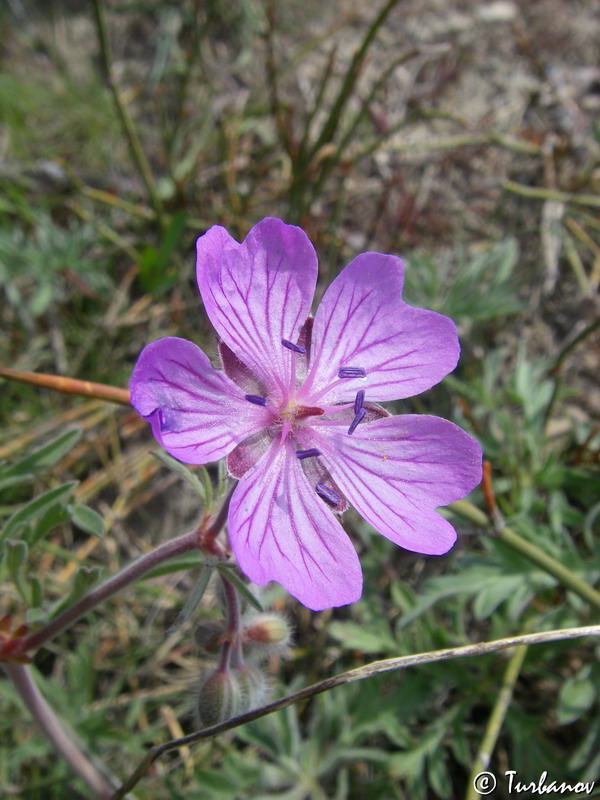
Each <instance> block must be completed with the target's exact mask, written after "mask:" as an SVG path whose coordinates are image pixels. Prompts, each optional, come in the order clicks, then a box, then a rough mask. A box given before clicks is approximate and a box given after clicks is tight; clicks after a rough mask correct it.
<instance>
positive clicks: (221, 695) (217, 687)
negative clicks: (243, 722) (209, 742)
mask: <svg viewBox="0 0 600 800" xmlns="http://www.w3.org/2000/svg"><path fill="white" fill-rule="evenodd" d="M243 707H244V696H243V692H242V686H241V684H240V681H239V680H238V679H237V676H236V675H235V670H230V669H221V668H219V669H217V670H215V671H214V672H211V673H209V674H208V675H207V676H206V677H205V678H203V680H201V681H200V686H199V687H198V696H197V698H196V719H197V722H198V724H199V726H200V727H201V728H207V727H209V726H210V725H216V724H217V723H219V722H224V721H225V720H226V719H230V718H231V717H235V716H237V715H238V714H241V713H242V711H243Z"/></svg>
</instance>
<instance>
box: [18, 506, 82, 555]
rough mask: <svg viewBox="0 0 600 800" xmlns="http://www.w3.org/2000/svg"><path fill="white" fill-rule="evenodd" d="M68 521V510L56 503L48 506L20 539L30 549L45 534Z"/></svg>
mask: <svg viewBox="0 0 600 800" xmlns="http://www.w3.org/2000/svg"><path fill="white" fill-rule="evenodd" d="M69 519H71V516H70V514H69V511H68V509H67V508H66V507H65V506H64V505H63V504H62V503H57V504H56V505H53V506H50V508H49V509H48V510H47V511H46V512H44V513H43V514H42V516H41V517H40V518H39V519H38V521H37V522H36V523H35V525H33V526H32V528H31V530H29V531H27V532H26V533H24V534H23V537H22V538H23V539H24V540H25V541H26V542H27V544H28V545H29V547H30V548H33V547H34V545H35V544H37V542H39V541H40V539H43V538H44V536H45V535H46V534H47V533H50V531H51V530H53V529H54V528H56V526H57V525H60V524H62V523H63V522H67V520H69Z"/></svg>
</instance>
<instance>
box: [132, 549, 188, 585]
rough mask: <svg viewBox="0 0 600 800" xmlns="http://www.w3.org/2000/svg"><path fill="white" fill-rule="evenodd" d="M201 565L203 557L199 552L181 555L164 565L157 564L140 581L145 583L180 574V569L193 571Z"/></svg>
mask: <svg viewBox="0 0 600 800" xmlns="http://www.w3.org/2000/svg"><path fill="white" fill-rule="evenodd" d="M202 563H203V556H202V553H200V552H193V553H183V554H182V555H180V556H175V558H170V559H169V560H168V561H165V562H164V564H159V565H158V566H157V567H154V568H153V569H151V570H150V571H149V572H146V574H145V575H142V577H141V578H140V580H142V581H147V580H150V578H160V577H161V575H170V574H171V573H172V572H180V571H181V570H182V569H194V567H199V566H200V565H201V564H202Z"/></svg>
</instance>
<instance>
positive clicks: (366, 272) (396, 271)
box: [307, 253, 460, 403]
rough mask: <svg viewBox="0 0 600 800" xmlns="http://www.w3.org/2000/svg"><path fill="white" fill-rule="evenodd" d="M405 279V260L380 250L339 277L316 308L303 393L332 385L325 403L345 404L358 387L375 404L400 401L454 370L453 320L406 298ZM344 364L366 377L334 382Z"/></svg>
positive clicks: (456, 349)
mask: <svg viewBox="0 0 600 800" xmlns="http://www.w3.org/2000/svg"><path fill="white" fill-rule="evenodd" d="M403 281H404V267H403V264H402V261H401V260H400V259H399V258H397V257H396V256H392V255H384V254H382V253H363V254H362V255H360V256H357V257H356V258H355V259H354V260H353V261H351V262H350V263H349V264H348V266H347V267H346V268H345V269H344V270H343V271H342V272H341V273H340V274H339V275H338V277H337V278H336V279H335V280H334V281H333V283H332V284H331V286H330V287H329V288H328V289H327V291H326V292H325V295H324V296H323V299H322V301H321V304H320V305H319V308H318V309H317V313H316V314H315V321H314V325H313V332H312V353H313V357H312V363H311V366H310V371H309V375H310V377H309V386H310V390H309V391H308V392H307V393H308V394H312V395H314V394H315V393H318V392H319V391H322V390H323V389H324V388H325V387H326V386H329V385H330V384H332V383H335V384H336V385H335V386H334V387H333V388H332V389H331V391H329V392H327V394H325V396H324V397H323V399H322V402H324V403H332V402H349V401H350V400H351V399H353V398H354V396H355V395H356V392H357V391H358V390H359V389H365V391H366V397H367V399H368V400H374V401H375V402H380V401H384V400H399V399H401V398H403V397H411V396H412V395H415V394H419V393H420V392H423V391H425V389H429V388H430V387H431V386H434V385H435V384H436V383H438V381H440V380H441V379H442V378H443V377H444V376H445V375H447V374H448V373H449V372H451V371H452V370H453V369H454V367H455V366H456V363H457V361H458V355H459V352H460V347H459V344H458V337H457V333H456V326H455V325H454V322H452V320H451V319H449V318H448V317H445V316H443V315H442V314H438V313H436V312H435V311H426V310H424V309H421V308H414V307H413V306H409V305H408V304H407V303H405V302H404V301H403V300H402V286H403ZM348 367H362V368H363V369H364V370H365V371H366V378H345V379H343V380H339V379H338V370H339V369H340V368H348Z"/></svg>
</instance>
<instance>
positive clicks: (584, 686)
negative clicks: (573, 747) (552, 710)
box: [557, 667, 597, 725]
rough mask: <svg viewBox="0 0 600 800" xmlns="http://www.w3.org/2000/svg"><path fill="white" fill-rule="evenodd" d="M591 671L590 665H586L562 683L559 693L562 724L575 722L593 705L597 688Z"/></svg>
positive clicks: (559, 713)
mask: <svg viewBox="0 0 600 800" xmlns="http://www.w3.org/2000/svg"><path fill="white" fill-rule="evenodd" d="M589 673H590V670H589V667H584V668H583V669H581V670H580V671H579V672H578V673H577V674H576V675H574V676H573V677H572V678H569V680H568V681H565V683H564V684H563V685H562V687H561V690H560V692H559V695H558V710H557V717H558V721H559V723H560V724H561V725H568V724H569V723H571V722H575V720H577V719H579V718H580V717H582V716H583V715H584V714H585V712H586V711H587V710H588V709H589V708H591V707H592V705H593V703H594V701H595V699H596V694H597V690H596V687H595V686H594V682H593V681H592V680H591V678H590V677H589Z"/></svg>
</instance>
